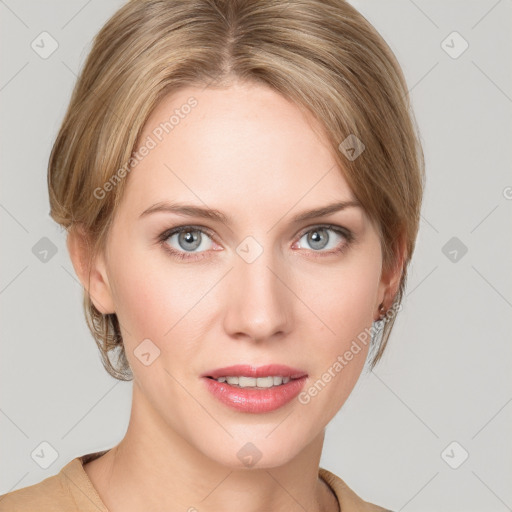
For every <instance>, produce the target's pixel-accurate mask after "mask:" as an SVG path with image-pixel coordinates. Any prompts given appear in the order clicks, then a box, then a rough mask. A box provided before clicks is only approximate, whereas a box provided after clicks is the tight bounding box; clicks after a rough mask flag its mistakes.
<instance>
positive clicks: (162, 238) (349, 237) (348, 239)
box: [158, 224, 355, 261]
mask: <svg viewBox="0 0 512 512" xmlns="http://www.w3.org/2000/svg"><path fill="white" fill-rule="evenodd" d="M317 229H326V230H332V231H334V232H335V233H337V234H339V235H341V236H342V237H343V238H345V243H342V244H341V245H340V246H339V247H337V248H336V249H331V250H330V251H315V250H313V249H311V252H313V253H319V254H315V255H314V256H313V257H315V258H323V257H325V256H333V255H335V254H343V253H344V252H345V251H346V250H347V249H348V248H349V247H350V245H351V244H352V242H353V241H354V240H355V236H354V234H353V233H352V232H351V231H350V230H348V229H346V228H341V227H339V226H335V225H332V224H319V225H316V226H313V227H310V228H308V229H306V230H305V231H302V232H301V234H300V235H299V236H298V239H299V240H300V239H301V238H302V237H303V236H304V235H306V234H307V233H309V232H311V231H315V230H317ZM184 231H185V232H187V231H199V232H201V233H203V234H205V235H208V236H209V237H210V238H212V239H214V236H213V234H212V232H211V231H210V230H209V229H206V228H204V227H200V226H193V225H186V226H178V227H175V228H171V229H167V230H166V231H164V232H163V233H162V234H160V235H159V237H158V241H159V242H160V243H161V245H162V246H163V248H164V250H165V251H167V252H168V253H170V254H171V256H173V257H174V258H177V259H179V260H190V261H194V260H201V259H203V258H205V257H207V256H203V253H187V252H181V251H176V250H175V249H173V248H171V247H170V246H169V244H167V243H166V241H167V240H168V239H169V238H170V237H171V236H172V235H174V234H176V233H178V234H179V233H182V232H184ZM205 252H206V251H205Z"/></svg>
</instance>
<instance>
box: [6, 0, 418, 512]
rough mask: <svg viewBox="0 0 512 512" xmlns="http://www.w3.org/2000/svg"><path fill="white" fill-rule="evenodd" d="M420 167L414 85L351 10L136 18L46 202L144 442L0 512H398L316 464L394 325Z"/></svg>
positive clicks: (182, 2) (83, 86)
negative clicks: (411, 98)
mask: <svg viewBox="0 0 512 512" xmlns="http://www.w3.org/2000/svg"><path fill="white" fill-rule="evenodd" d="M423 167H424V162H423V153H422V150H421V145H420V143H419V138H418V136H417V133H416V130H415V125H414V116H413V113H412V112H411V109H410V106H409V104H408V95H407V87H406V83H405V79H404V77H403V74H402V71H401V69H400V66H399V64H398V63H397V61H396V59H395V57H394V55H393V53H392V52H391V50H390V49H389V47H388V46H387V45H386V43H385V42H384V41H383V39H382V38H381V36H380V35H379V34H378V33H377V32H376V30H375V29H374V28H373V27H372V26H371V25H370V24H369V23H368V21H367V20H366V19H365V18H364V17H363V16H362V15H361V14H360V13H358V12H357V11H356V10H355V9H354V8H353V7H352V6H350V5H349V4H348V3H346V2H344V1H342V0H327V1H321V0H293V1H289V2H282V1H269V0H265V1H255V0H229V1H228V0H133V1H131V2H129V3H127V4H126V5H125V6H124V7H122V8H121V9H120V10H119V11H118V12H117V13H115V14H114V16H113V17H112V18H111V19H110V20H109V21H108V22H107V23H106V25H105V26H104V27H103V28H102V30H101V31H100V32H99V34H98V35H97V37H96V38H95V41H94V45H93V48H92V50H91V52H90V54H89V56H88V59H87V61H86V63H85V66H84V69H83V70H82V72H81V75H80V77H79V78H78V81H77V84H76V87H75V90H74V93H73V96H72V98H71V102H70V105H69V108H68V111H67V113H66V116H65V119H64V121H63V124H62V127H61V129H60V132H59V134H58V136H57V139H56V141H55V144H54V147H53V150H52V153H51V156H50V162H49V172H48V186H49V194H50V203H51V215H52V218H53V219H54V220H55V221H56V222H58V223H59V224H60V225H62V226H64V227H65V228H66V229H67V230H68V237H67V245H68V249H69V253H70V256H71V259H72V262H73V265H74V268H75V271H76V273H77V275H78V277H79V279H80V280H81V282H82V284H83V286H84V288H85V293H84V306H85V312H86V318H87V321H88V325H89V328H90V329H91V332H92V334H93V336H94V338H95V340H96V342H97V344H98V347H99V349H100V353H101V355H102V360H103V363H104V366H105V368H106V369H107V371H108V372H109V373H110V374H111V375H112V376H113V377H115V378H117V379H121V380H132V379H133V397H132V411H131V417H130V422H129V425H128V429H127V433H126V435H125V437H124V438H123V439H122V441H121V442H120V443H119V444H118V445H116V446H115V447H113V448H112V449H110V450H107V451H104V452H98V453H92V454H87V455H84V456H82V457H77V458H75V459H74V460H72V461H71V462H69V463H68V464H67V465H65V466H64V467H63V468H62V470H61V471H60V472H59V474H57V475H55V476H52V477H50V478H47V479H46V480H44V481H42V482H40V483H39V484H36V485H33V486H29V487H25V488H23V489H19V490H16V491H13V492H11V493H8V494H6V495H4V496H3V497H1V498H2V499H1V500H0V510H2V511H4V510H5V511H7V510H19V511H25V510H27V511H28V510H38V511H46V510H48V511H49V510H52V511H64V510H65V511H70V510H78V511H85V510H102V511H106V510H109V511H110V512H117V511H123V512H131V511H135V510H137V511H139V510H166V511H168V512H174V511H178V510H180V511H182V510H188V511H190V512H191V511H196V510H197V511H199V512H202V511H209V510H215V511H219V510H222V511H226V510H231V509H232V510H254V511H256V510H258V511H260V510H273V511H278V510H286V511H295V510H297V511H298V510H308V511H333V512H334V511H336V510H341V511H343V512H346V511H356V510H367V511H370V510H372V511H382V510H385V509H384V508H383V507H380V506H377V505H375V504H371V503H368V502H366V501H365V500H364V499H363V498H361V497H359V496H358V495H357V494H356V493H355V492H354V491H353V490H352V489H351V488H350V487H349V486H348V485H347V484H346V483H345V482H344V481H343V480H342V479H341V478H340V477H338V476H336V475H334V474H333V473H331V472H329V471H327V470H326V469H323V468H320V467H319V462H320V457H321V452H322V447H323V441H324V434H325V428H326V426H327V424H328V423H329V421H330V420H331V419H332V418H333V417H334V416H335V415H336V413H337V412H338V411H339V410H340V408H341V407H342V406H343V404H344V403H345V401H346V400H347V398H348V396H349V395H350V393H351V391H352V389H353V388H354V386H355V384H356V382H357V380H358V378H359V376H360V374H361V371H362V369H363V367H364V365H365V362H366V361H367V360H368V358H370V367H371V368H373V367H374V366H375V364H376V363H377V362H378V361H379V359H380V358H381V356H382V354H383V351H384V349H385V347H386V344H387V340H388V337H389V334H390V332H391V328H392V326H393V321H394V318H395V315H396V313H397V311H398V310H399V309H400V303H401V298H402V294H403V291H404V288H405V282H406V272H407V266H408V264H409V262H410V260H411V257H412V254H413V250H414V245H415V239H416V234H417V231H418V225H419V216H420V207H421V199H422V191H423V187H424V170H423ZM187 246H188V247H187Z"/></svg>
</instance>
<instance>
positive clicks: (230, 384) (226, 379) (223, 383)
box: [201, 364, 308, 414]
mask: <svg viewBox="0 0 512 512" xmlns="http://www.w3.org/2000/svg"><path fill="white" fill-rule="evenodd" d="M307 377H308V374H307V373H306V372H305V371H303V370H300V369H297V368H291V367H289V366H285V365H278V364H271V365H266V366H260V367H255V366H250V365H235V366H228V367H225V368H217V369H216V370H210V371H208V372H205V373H204V374H203V375H201V378H202V380H203V382H204V383H205V385H206V389H207V390H208V391H209V392H210V393H211V394H212V395H213V396H214V397H215V398H216V399H217V400H219V401H220V402H221V403H223V404H224V405H226V406H228V407H230V408H232V409H235V410H237V411H239V412H244V413H253V414H260V413H267V412H272V411H275V410H277V409H279V408H281V407H283V406H285V405H286V404H288V403H290V402H292V400H293V399H295V398H296V397H297V395H298V394H299V393H300V392H301V391H302V389H303V388H304V386H305V385H306V381H307Z"/></svg>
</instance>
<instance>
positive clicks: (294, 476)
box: [84, 382, 339, 512]
mask: <svg viewBox="0 0 512 512" xmlns="http://www.w3.org/2000/svg"><path fill="white" fill-rule="evenodd" d="M133 394H134V396H133V401H132V411H131V417H130V422H129V426H128V430H127V432H126V435H125V437H124V438H123V440H122V441H121V442H120V443H119V444H118V445H117V446H116V447H114V448H112V449H111V450H110V451H109V452H107V453H106V454H105V455H103V456H102V457H100V458H98V459H96V460H94V461H92V462H90V463H88V464H86V465H84V469H85V471H86V473H87V474H88V476H89V478H90V479H91V481H92V483H93V485H94V487H95V488H96V489H97V491H98V494H99V495H100V497H101V499H102V501H103V502H104V503H105V505H106V506H107V508H108V509H109V511H110V512H120V511H123V512H131V511H136V510H137V511H138V510H144V509H146V510H164V509H165V510H166V511H168V512H178V511H180V512H183V510H186V511H188V512H210V511H212V512H213V511H218V510H222V511H225V512H231V511H233V512H235V511H237V512H238V511H239V510H245V511H247V512H256V511H261V510H273V511H276V512H279V511H287V512H295V511H297V512H299V511H300V512H303V511H304V510H309V511H315V512H320V511H329V512H336V511H338V510H339V508H338V502H337V499H336V497H335V496H334V494H333V493H332V491H331V490H330V488H329V486H328V485H327V484H326V483H325V482H324V481H323V480H322V479H320V478H319V476H318V467H319V462H320V456H321V452H322V447H323V442H324V436H325V431H324V430H323V429H322V431H321V433H320V434H319V435H318V436H317V437H316V438H314V439H313V440H312V442H310V443H309V444H308V445H307V446H306V447H305V448H304V449H303V450H302V451H301V452H299V453H298V454H297V455H296V456H294V457H292V458H291V459H289V460H285V461H284V462H283V463H282V464H278V465H275V464H272V465H269V466H268V467H264V466H263V465H260V464H256V466H257V467H250V468H249V467H244V466H243V465H242V467H240V463H239V464H238V465H237V466H236V467H233V466H230V465H226V464H222V463H219V462H218V461H216V460H213V459H212V458H211V457H208V456H207V455H205V454H204V453H203V452H202V451H200V450H198V449H197V447H195V446H193V445H192V444H191V443H190V442H189V441H188V440H187V438H186V432H185V433H184V434H182V433H180V432H177V431H176V429H172V428H170V426H169V425H168V424H166V423H164V422H163V421H162V420H161V419H160V420H158V419H157V418H158V416H157V415H156V414H155V411H154V410H153V408H152V407H151V405H150V404H149V403H148V402H147V401H145V399H144V397H143V395H142V393H141V391H140V390H139V389H138V385H137V383H136V382H134V384H133ZM150 419H152V420H154V421H151V420H150ZM212 428H213V427H212ZM280 428H283V430H282V431H281V432H280V435H286V430H284V429H285V428H286V427H285V425H281V427H280ZM283 432H284V434H283ZM226 437H227V438H228V437H229V436H226ZM231 441H233V440H232V439H231ZM242 444H243V443H242ZM263 460H264V457H262V459H261V462H263ZM237 461H238V459H237ZM238 462H239V461H238Z"/></svg>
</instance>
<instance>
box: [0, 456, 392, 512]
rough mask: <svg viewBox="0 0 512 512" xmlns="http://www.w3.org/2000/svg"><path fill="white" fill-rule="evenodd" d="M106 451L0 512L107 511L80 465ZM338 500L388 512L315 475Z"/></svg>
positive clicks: (329, 476)
mask: <svg viewBox="0 0 512 512" xmlns="http://www.w3.org/2000/svg"><path fill="white" fill-rule="evenodd" d="M107 451H108V450H105V451H102V452H94V453H88V454H86V455H82V456H81V457H76V458H75V459H73V460H72V461H71V462H69V463H68V464H66V465H65V466H64V467H63V468H62V469H61V470H60V471H59V473H57V474H56V475H53V476H50V477H48V478H46V479H44V480H43V481H41V482H39V483H38V484H34V485H29V486H28V487H24V488H22V489H18V490H16V491H11V492H8V493H7V494H3V495H1V496H0V512H108V509H107V507H106V506H105V504H104V503H103V502H102V501H101V498H100V497H99V495H98V493H97V491H96V489H95V488H94V486H93V485H92V482H91V480H89V477H88V475H87V473H86V472H85V470H84V468H83V465H84V464H86V463H87V462H89V461H90V460H94V459H96V458H98V457H100V456H101V455H103V454H104V453H106V452H107ZM318 474H319V476H320V478H322V479H323V480H324V481H325V482H326V483H327V485H328V486H329V487H330V488H331V489H332V491H333V492H334V494H335V495H336V497H337V499H338V504H339V506H340V510H341V512H360V511H361V512H391V511H389V510H388V509H385V508H382V507H379V506H377V505H374V504H372V503H368V502H366V501H364V500H362V499H361V498H360V497H359V496H357V495H356V494H355V492H354V491H352V490H351V489H350V488H349V487H348V486H347V484H346V483H345V482H344V481H343V480H342V479H341V478H339V477H337V476H336V475H335V474H333V473H331V472H330V471H327V470H326V469H323V468H319V472H318Z"/></svg>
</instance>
